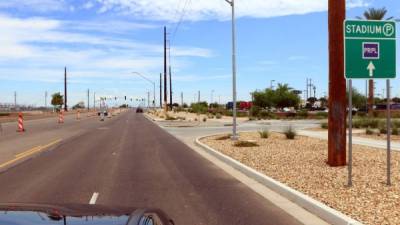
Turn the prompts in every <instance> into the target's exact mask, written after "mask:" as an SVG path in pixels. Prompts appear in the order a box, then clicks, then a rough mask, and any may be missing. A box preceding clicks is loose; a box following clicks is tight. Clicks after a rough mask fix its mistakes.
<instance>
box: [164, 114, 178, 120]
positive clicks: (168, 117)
mask: <svg viewBox="0 0 400 225" xmlns="http://www.w3.org/2000/svg"><path fill="white" fill-rule="evenodd" d="M165 120H177V118H175V117H173V116H170V115H168V114H167V115H166V118H165Z"/></svg>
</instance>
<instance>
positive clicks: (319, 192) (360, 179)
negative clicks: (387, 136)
mask: <svg viewBox="0 0 400 225" xmlns="http://www.w3.org/2000/svg"><path fill="white" fill-rule="evenodd" d="M240 140H255V141H256V143H257V144H258V145H260V146H259V147H248V148H239V147H234V146H233V143H234V142H233V141H231V140H229V139H227V140H222V141H221V140H220V141H217V140H215V137H209V138H206V139H203V140H202V141H203V142H204V143H205V144H207V145H209V146H211V147H213V148H215V149H217V150H219V151H221V152H222V153H224V154H226V155H228V156H230V157H232V158H234V159H236V160H238V161H241V162H242V163H244V164H246V165H248V166H250V167H252V168H254V169H256V170H258V171H260V172H262V173H265V174H266V175H268V176H270V177H272V178H274V179H276V180H278V181H280V182H282V183H285V184H287V185H288V186H290V187H292V188H294V189H296V190H299V191H301V192H303V193H305V194H307V195H310V196H311V197H313V198H315V199H318V200H319V201H321V202H323V203H325V204H327V205H329V206H331V207H332V208H335V209H337V210H339V211H341V212H343V213H345V214H347V215H348V216H350V217H352V218H354V219H356V220H359V221H360V222H363V223H365V224H374V225H375V224H379V225H381V224H400V172H399V171H400V164H399V162H400V153H399V152H394V151H393V152H392V171H393V174H392V182H393V186H391V187H388V186H386V184H385V181H386V176H385V174H386V163H385V162H386V152H385V151H384V150H379V149H375V148H370V147H364V146H358V145H354V147H353V178H354V179H353V187H352V188H348V187H346V183H347V167H339V168H332V167H329V166H328V165H327V164H326V163H325V161H326V159H327V141H324V140H318V139H314V138H309V137H303V136H297V137H296V139H295V140H287V139H286V137H285V136H284V135H282V134H277V133H271V134H270V137H269V138H268V139H262V138H260V135H259V134H258V133H257V132H254V133H242V134H241V136H240Z"/></svg>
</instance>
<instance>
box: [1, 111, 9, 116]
mask: <svg viewBox="0 0 400 225" xmlns="http://www.w3.org/2000/svg"><path fill="white" fill-rule="evenodd" d="M9 115H10V113H7V112H0V116H9Z"/></svg>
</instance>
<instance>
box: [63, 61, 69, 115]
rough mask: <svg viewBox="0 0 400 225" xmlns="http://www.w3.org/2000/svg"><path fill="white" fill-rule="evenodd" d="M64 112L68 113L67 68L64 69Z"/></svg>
mask: <svg viewBox="0 0 400 225" xmlns="http://www.w3.org/2000/svg"><path fill="white" fill-rule="evenodd" d="M64 111H65V112H67V111H68V106H67V67H65V68H64Z"/></svg>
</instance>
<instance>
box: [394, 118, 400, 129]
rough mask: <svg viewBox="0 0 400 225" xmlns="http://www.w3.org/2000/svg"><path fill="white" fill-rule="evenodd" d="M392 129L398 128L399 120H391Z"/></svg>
mask: <svg viewBox="0 0 400 225" xmlns="http://www.w3.org/2000/svg"><path fill="white" fill-rule="evenodd" d="M392 127H393V128H400V120H392Z"/></svg>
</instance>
